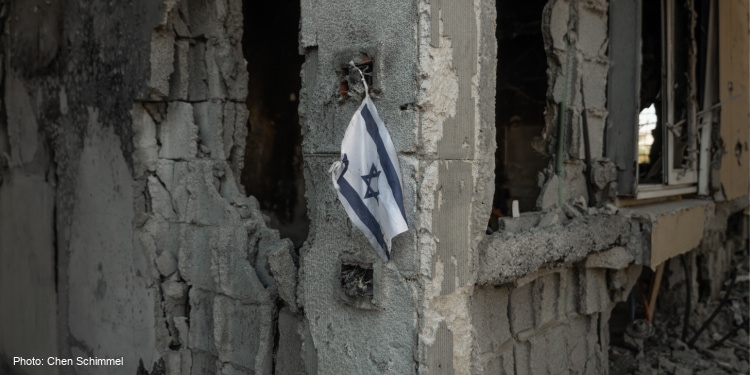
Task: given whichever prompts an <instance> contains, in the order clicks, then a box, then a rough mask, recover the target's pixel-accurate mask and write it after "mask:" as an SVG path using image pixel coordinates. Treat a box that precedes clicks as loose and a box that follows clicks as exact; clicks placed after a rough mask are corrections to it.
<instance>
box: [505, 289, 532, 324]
mask: <svg viewBox="0 0 750 375" xmlns="http://www.w3.org/2000/svg"><path fill="white" fill-rule="evenodd" d="M533 285H534V283H529V284H526V285H524V286H522V287H520V288H515V289H512V290H511V291H510V317H509V318H510V328H511V332H512V333H513V334H514V335H518V334H520V333H522V332H525V331H528V330H531V329H533V328H534V326H535V319H536V317H535V316H534V298H533V295H532V293H531V291H532V287H533Z"/></svg>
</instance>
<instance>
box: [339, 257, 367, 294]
mask: <svg viewBox="0 0 750 375" xmlns="http://www.w3.org/2000/svg"><path fill="white" fill-rule="evenodd" d="M372 275H373V273H372V263H358V262H344V263H341V275H340V276H339V279H340V281H341V288H342V289H343V290H344V293H345V294H346V295H347V296H349V297H372V296H373V289H374V288H373V282H372Z"/></svg>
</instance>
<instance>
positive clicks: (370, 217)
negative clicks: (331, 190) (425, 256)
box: [330, 86, 408, 261]
mask: <svg viewBox="0 0 750 375" xmlns="http://www.w3.org/2000/svg"><path fill="white" fill-rule="evenodd" d="M365 87H366V86H365ZM366 90H367V89H365V92H367V91H366ZM330 172H331V178H332V179H333V186H334V187H336V190H337V191H338V196H339V201H341V204H343V205H344V209H345V210H346V213H347V214H348V215H349V218H350V219H351V220H352V222H353V223H354V225H355V226H356V227H357V228H358V229H359V230H361V231H362V233H363V234H364V235H365V237H367V239H368V240H369V241H370V244H372V246H373V247H374V248H375V250H376V251H377V252H378V255H380V257H381V258H382V259H383V260H384V261H388V260H390V259H391V239H393V237H395V236H396V235H398V234H399V233H403V232H406V231H407V230H408V226H407V224H406V213H405V212H404V203H403V193H402V186H401V168H400V167H399V163H398V157H397V156H396V149H395V148H394V147H393V142H392V141H391V136H390V135H389V134H388V130H387V129H386V128H385V124H384V123H383V120H381V119H380V116H378V111H377V109H375V104H373V102H372V100H371V99H370V95H369V94H366V95H365V100H363V101H362V104H361V105H360V106H359V109H358V110H357V112H355V113H354V116H353V117H352V119H351V121H349V126H348V127H347V129H346V134H345V135H344V140H343V141H342V142H341V161H337V162H335V163H333V165H332V166H331V169H330Z"/></svg>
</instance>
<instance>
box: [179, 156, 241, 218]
mask: <svg viewBox="0 0 750 375" xmlns="http://www.w3.org/2000/svg"><path fill="white" fill-rule="evenodd" d="M217 166H218V167H220V168H219V169H216V167H217ZM222 166H223V164H217V163H215V162H213V161H207V160H201V161H198V162H194V163H191V164H190V165H189V169H190V173H189V175H188V176H187V191H188V193H189V198H188V200H187V215H186V219H187V221H188V222H190V223H194V224H198V225H216V226H226V225H234V226H240V225H242V224H241V223H242V219H241V217H240V214H239V212H237V210H236V209H235V208H234V207H233V206H232V205H230V204H229V202H227V201H226V200H225V199H224V198H223V197H222V196H221V194H220V193H219V190H218V189H220V188H221V186H217V182H218V181H220V180H219V179H218V178H217V177H216V176H215V175H214V172H215V170H216V171H220V169H221V167H222Z"/></svg>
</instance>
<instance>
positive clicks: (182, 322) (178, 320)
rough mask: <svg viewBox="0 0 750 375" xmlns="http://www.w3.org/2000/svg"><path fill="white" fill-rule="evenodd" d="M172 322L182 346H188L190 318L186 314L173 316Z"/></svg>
mask: <svg viewBox="0 0 750 375" xmlns="http://www.w3.org/2000/svg"><path fill="white" fill-rule="evenodd" d="M172 322H173V323H174V327H175V329H176V330H177V339H178V341H179V343H180V346H181V347H183V348H187V347H188V344H189V343H190V325H189V324H188V318H187V317H185V316H176V317H173V318H172Z"/></svg>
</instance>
